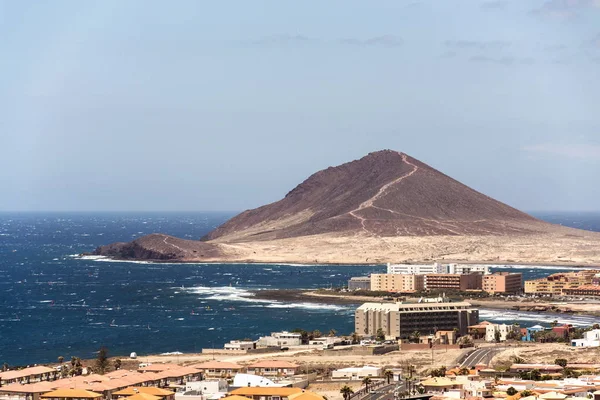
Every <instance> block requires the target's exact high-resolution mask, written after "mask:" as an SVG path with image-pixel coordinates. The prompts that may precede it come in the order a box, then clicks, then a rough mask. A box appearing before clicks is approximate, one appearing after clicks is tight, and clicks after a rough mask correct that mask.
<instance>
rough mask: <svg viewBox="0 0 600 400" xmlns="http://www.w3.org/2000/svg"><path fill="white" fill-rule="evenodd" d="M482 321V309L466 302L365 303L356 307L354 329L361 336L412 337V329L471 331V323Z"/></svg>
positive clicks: (433, 331) (420, 330) (462, 333)
mask: <svg viewBox="0 0 600 400" xmlns="http://www.w3.org/2000/svg"><path fill="white" fill-rule="evenodd" d="M478 322H479V311H478V310H477V309H475V308H473V307H472V306H471V304H470V303H467V302H456V303H365V304H363V305H361V306H360V307H358V308H357V309H356V312H355V314H354V330H355V332H356V333H358V334H359V335H377V332H378V330H379V329H382V330H383V332H384V334H385V335H386V336H387V337H394V338H401V339H406V338H409V337H410V336H411V335H412V334H413V332H415V331H418V332H419V333H421V334H423V335H429V334H434V333H435V332H436V331H439V330H442V331H451V330H453V329H454V328H457V329H458V332H459V333H460V334H461V335H465V334H467V333H468V327H469V325H475V324H477V323H478Z"/></svg>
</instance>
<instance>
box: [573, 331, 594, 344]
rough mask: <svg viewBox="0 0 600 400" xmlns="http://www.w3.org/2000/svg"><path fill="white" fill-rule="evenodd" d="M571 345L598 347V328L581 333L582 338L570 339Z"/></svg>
mask: <svg viewBox="0 0 600 400" xmlns="http://www.w3.org/2000/svg"><path fill="white" fill-rule="evenodd" d="M571 346H573V347H600V329H592V330H591V331H587V332H585V333H584V334H583V339H573V340H571Z"/></svg>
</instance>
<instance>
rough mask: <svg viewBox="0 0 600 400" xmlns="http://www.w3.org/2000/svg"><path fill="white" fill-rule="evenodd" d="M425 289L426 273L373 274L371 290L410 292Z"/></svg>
mask: <svg viewBox="0 0 600 400" xmlns="http://www.w3.org/2000/svg"><path fill="white" fill-rule="evenodd" d="M423 289H425V275H415V274H372V275H371V290H372V291H382V292H396V293H410V292H416V291H419V290H423Z"/></svg>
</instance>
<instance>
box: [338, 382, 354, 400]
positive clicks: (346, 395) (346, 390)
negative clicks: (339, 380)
mask: <svg viewBox="0 0 600 400" xmlns="http://www.w3.org/2000/svg"><path fill="white" fill-rule="evenodd" d="M340 393H341V394H342V396H344V400H348V399H349V398H350V396H352V394H354V390H352V388H351V387H350V386H348V385H344V386H342V388H341V389H340Z"/></svg>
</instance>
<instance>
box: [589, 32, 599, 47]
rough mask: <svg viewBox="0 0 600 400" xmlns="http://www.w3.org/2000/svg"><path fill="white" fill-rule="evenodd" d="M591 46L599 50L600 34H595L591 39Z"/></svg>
mask: <svg viewBox="0 0 600 400" xmlns="http://www.w3.org/2000/svg"><path fill="white" fill-rule="evenodd" d="M591 44H592V46H594V47H597V48H599V49H600V33H599V34H597V35H596V37H595V38H593V39H592V41H591Z"/></svg>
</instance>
